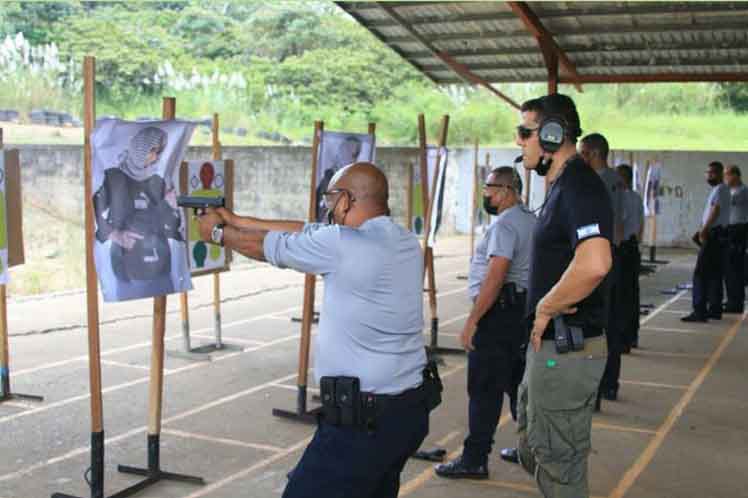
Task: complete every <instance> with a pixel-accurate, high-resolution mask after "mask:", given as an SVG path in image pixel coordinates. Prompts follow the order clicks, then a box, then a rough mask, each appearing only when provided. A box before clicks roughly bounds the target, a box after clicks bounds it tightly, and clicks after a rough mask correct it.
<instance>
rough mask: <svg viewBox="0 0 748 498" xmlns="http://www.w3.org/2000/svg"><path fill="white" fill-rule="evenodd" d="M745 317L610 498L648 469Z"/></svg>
mask: <svg viewBox="0 0 748 498" xmlns="http://www.w3.org/2000/svg"><path fill="white" fill-rule="evenodd" d="M745 319H746V315H745V314H743V316H742V318H741V319H740V320H739V321H737V322H735V323H734V324H733V325H732V326H731V327H730V329H729V330H728V331H727V332H726V333H725V335H724V336H722V340H721V341H720V343H719V346H717V348H716V349H715V350H714V352H713V353H712V354H711V355H710V357H709V360H708V361H707V362H706V363H705V364H704V366H703V367H702V369H701V371H700V372H699V374H698V375H697V376H696V378H695V379H694V380H693V382H691V384H690V385H689V386H688V389H687V390H686V392H685V393H683V396H681V398H680V400H679V401H678V403H677V404H676V405H675V406H674V407H673V409H672V410H670V413H669V414H668V416H667V418H666V419H665V421H664V422H663V423H662V425H660V427H659V428H658V429H657V434H656V435H655V437H654V438H653V439H652V441H651V442H650V443H649V445H648V446H647V448H646V449H645V450H644V451H643V452H642V453H641V455H640V456H639V458H637V459H636V461H635V462H634V464H633V465H632V466H631V467H630V468H629V469H628V470H627V471H626V473H625V474H624V475H623V478H622V479H621V481H620V482H619V483H618V485H617V486H616V487H615V489H613V491H612V492H611V493H610V495H609V498H623V496H624V495H625V494H626V493H627V492H628V491H629V489H631V487H632V486H633V485H634V483H635V482H636V480H637V479H638V478H639V476H640V475H641V474H642V472H644V470H646V468H647V467H648V466H649V464H650V463H651V462H652V460H653V459H654V457H655V455H656V454H657V450H658V449H659V448H660V446H661V445H662V443H663V442H664V441H665V438H667V436H668V434H670V431H671V430H672V429H673V427H675V424H676V423H677V422H678V419H680V417H681V415H683V412H684V411H685V409H686V408H687V407H688V405H689V403H690V402H691V400H692V399H693V397H694V396H695V395H696V392H697V391H698V390H699V388H700V387H701V385H702V384H703V383H704V380H705V379H706V377H707V375H709V373H710V372H711V371H712V369H713V368H714V366H715V365H716V364H717V362H718V361H719V359H720V358H721V357H722V354H723V353H724V352H725V350H726V349H727V347H728V346H729V345H730V343H732V341H733V339H735V336H736V335H737V333H738V330H740V325H741V324H742V323H743V322H744V321H745Z"/></svg>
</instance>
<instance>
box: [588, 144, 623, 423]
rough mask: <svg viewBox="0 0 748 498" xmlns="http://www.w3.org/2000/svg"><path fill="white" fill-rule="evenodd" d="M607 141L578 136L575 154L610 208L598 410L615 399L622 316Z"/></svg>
mask: <svg viewBox="0 0 748 498" xmlns="http://www.w3.org/2000/svg"><path fill="white" fill-rule="evenodd" d="M609 150H610V148H609V146H608V141H607V140H606V139H605V137H604V136H602V135H601V134H599V133H591V134H589V135H587V136H586V137H584V138H582V140H581V141H580V144H579V153H580V155H581V156H582V158H583V159H584V160H585V161H586V162H587V164H589V165H590V166H591V167H592V169H594V170H595V171H596V172H597V174H598V175H600V178H601V179H602V181H603V183H604V184H605V188H606V189H607V191H608V195H609V196H610V202H611V206H612V208H613V268H611V270H610V274H611V276H610V303H611V305H610V309H609V310H608V325H607V328H606V329H605V337H606V339H607V341H608V362H607V363H606V364H605V373H604V374H603V379H602V381H601V382H600V393H599V394H598V398H597V401H596V405H595V408H596V410H599V409H600V398H601V397H602V398H605V399H607V400H609V401H615V400H617V399H618V388H619V386H620V384H619V382H618V380H619V379H620V377H621V353H622V352H623V351H624V345H623V323H624V317H623V316H621V311H622V310H620V309H619V307H618V306H617V305H616V304H615V303H619V302H620V301H621V286H622V282H621V278H622V277H623V275H622V273H621V258H620V251H619V246H620V244H621V241H622V240H623V180H621V176H620V175H619V174H618V173H616V171H615V170H614V169H612V168H610V167H609V166H608V152H609Z"/></svg>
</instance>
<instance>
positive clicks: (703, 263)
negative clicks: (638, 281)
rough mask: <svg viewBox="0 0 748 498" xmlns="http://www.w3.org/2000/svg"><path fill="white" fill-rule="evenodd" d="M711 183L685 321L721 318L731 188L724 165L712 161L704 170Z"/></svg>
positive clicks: (699, 234)
mask: <svg viewBox="0 0 748 498" xmlns="http://www.w3.org/2000/svg"><path fill="white" fill-rule="evenodd" d="M705 177H706V181H707V183H708V184H709V185H710V186H711V187H712V189H711V190H710V191H709V196H708V197H707V200H706V205H705V206H704V214H703V215H702V217H701V229H700V230H699V232H698V233H697V234H696V235H694V240H698V242H699V244H700V249H699V255H698V257H697V259H696V267H695V268H694V271H693V295H692V298H693V312H692V313H691V314H690V315H687V316H684V317H683V318H681V320H682V321H684V322H706V321H707V320H709V319H713V320H720V319H722V297H723V295H724V294H723V290H722V274H723V271H724V260H725V258H726V257H727V226H728V225H729V223H730V188H729V187H728V186H727V185H725V184H724V183H723V178H724V166H723V165H722V163H721V162H719V161H712V162H711V163H709V167H708V168H707V170H706V172H705Z"/></svg>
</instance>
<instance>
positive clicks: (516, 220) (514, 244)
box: [468, 204, 536, 299]
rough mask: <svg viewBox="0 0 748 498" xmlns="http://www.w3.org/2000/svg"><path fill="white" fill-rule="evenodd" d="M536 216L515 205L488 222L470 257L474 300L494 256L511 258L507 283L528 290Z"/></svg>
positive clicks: (472, 297) (469, 275)
mask: <svg viewBox="0 0 748 498" xmlns="http://www.w3.org/2000/svg"><path fill="white" fill-rule="evenodd" d="M535 221H536V220H535V216H534V215H533V214H532V213H530V212H529V211H527V209H526V208H525V207H524V206H522V205H519V204H518V205H516V206H513V207H511V208H509V209H507V210H506V211H503V212H501V213H499V215H498V216H497V217H496V219H494V221H493V223H491V225H489V227H488V229H487V230H486V233H485V235H484V236H483V238H482V239H481V241H480V242H479V243H478V245H477V246H476V248H475V254H473V257H472V258H471V259H470V272H469V273H468V295H469V296H470V299H475V298H476V297H477V296H478V294H479V293H480V288H481V285H482V284H483V281H484V280H485V279H486V275H487V274H488V265H489V262H490V260H491V258H492V257H496V256H500V257H504V258H506V259H508V260H509V261H510V264H509V270H508V271H507V274H506V277H505V279H504V282H505V283H510V282H511V283H514V284H516V285H517V286H518V287H520V288H521V289H527V285H528V283H527V282H528V277H529V272H530V244H531V241H532V231H533V229H534V228H535Z"/></svg>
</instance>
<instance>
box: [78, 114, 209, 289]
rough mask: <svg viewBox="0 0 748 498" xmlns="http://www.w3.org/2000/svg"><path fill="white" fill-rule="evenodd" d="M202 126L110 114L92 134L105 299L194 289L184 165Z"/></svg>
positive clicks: (99, 270)
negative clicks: (180, 200)
mask: <svg viewBox="0 0 748 498" xmlns="http://www.w3.org/2000/svg"><path fill="white" fill-rule="evenodd" d="M194 128H195V124H194V123H190V122H186V121H178V120H171V121H150V122H132V121H123V120H119V119H102V120H100V121H98V122H97V124H96V128H95V129H94V131H93V133H92V134H91V148H92V152H93V175H92V192H93V205H94V215H95V238H94V241H93V242H94V260H95V263H96V273H97V274H98V276H99V282H100V283H101V290H102V294H103V295H104V300H105V301H124V300H130V299H140V298H145V297H155V296H162V295H166V294H172V293H176V292H185V291H188V290H190V289H192V280H191V278H190V271H189V266H188V263H187V251H186V242H185V241H186V224H185V217H184V213H183V210H182V209H179V208H178V207H177V196H178V195H180V193H181V192H180V191H179V190H180V188H179V187H180V185H179V167H178V166H179V165H180V164H181V163H182V158H183V157H184V153H185V150H186V148H187V144H188V143H189V141H190V137H191V136H192V132H193V130H194Z"/></svg>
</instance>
